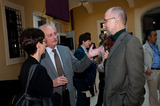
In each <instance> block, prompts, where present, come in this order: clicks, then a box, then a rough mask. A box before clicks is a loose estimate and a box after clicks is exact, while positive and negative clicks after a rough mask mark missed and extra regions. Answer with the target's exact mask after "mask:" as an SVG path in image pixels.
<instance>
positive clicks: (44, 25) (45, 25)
mask: <svg viewBox="0 0 160 106" xmlns="http://www.w3.org/2000/svg"><path fill="white" fill-rule="evenodd" d="M47 26H50V27H53V28H54V29H55V30H56V27H55V26H54V25H52V24H43V25H41V26H40V27H39V29H41V30H43V28H44V27H47ZM56 31H57V30H56Z"/></svg>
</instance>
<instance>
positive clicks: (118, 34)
mask: <svg viewBox="0 0 160 106" xmlns="http://www.w3.org/2000/svg"><path fill="white" fill-rule="evenodd" d="M124 31H126V28H124V29H122V30H120V31H118V32H117V33H115V34H114V35H113V38H114V40H115V41H116V40H117V39H118V37H119V36H120V34H121V33H122V32H124Z"/></svg>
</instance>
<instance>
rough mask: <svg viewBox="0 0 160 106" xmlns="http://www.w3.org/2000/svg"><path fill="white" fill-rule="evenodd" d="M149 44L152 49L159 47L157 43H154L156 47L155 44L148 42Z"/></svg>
mask: <svg viewBox="0 0 160 106" xmlns="http://www.w3.org/2000/svg"><path fill="white" fill-rule="evenodd" d="M148 44H149V45H150V46H151V47H156V46H157V44H156V43H154V44H155V45H153V44H151V43H149V42H148Z"/></svg>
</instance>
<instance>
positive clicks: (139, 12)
mask: <svg viewBox="0 0 160 106" xmlns="http://www.w3.org/2000/svg"><path fill="white" fill-rule="evenodd" d="M157 7H160V1H159V0H158V1H155V2H152V3H150V4H148V5H145V6H144V7H142V8H137V9H135V36H136V37H138V38H139V39H140V41H143V36H142V35H143V25H142V23H143V22H142V18H143V16H144V15H145V14H146V13H147V12H148V11H150V10H152V9H155V8H157Z"/></svg>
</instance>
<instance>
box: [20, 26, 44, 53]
mask: <svg viewBox="0 0 160 106" xmlns="http://www.w3.org/2000/svg"><path fill="white" fill-rule="evenodd" d="M43 39H44V33H43V31H42V30H40V29H37V28H28V29H25V30H24V31H23V32H22V34H21V36H20V44H21V47H22V48H23V49H24V50H25V51H26V52H27V54H28V55H33V54H35V53H36V52H37V44H38V43H41V44H43V43H44V42H43Z"/></svg>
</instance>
